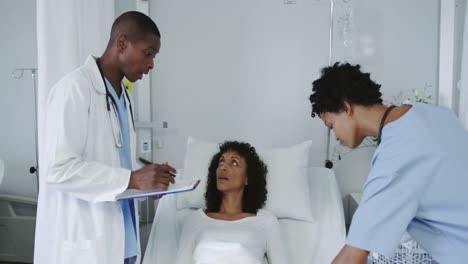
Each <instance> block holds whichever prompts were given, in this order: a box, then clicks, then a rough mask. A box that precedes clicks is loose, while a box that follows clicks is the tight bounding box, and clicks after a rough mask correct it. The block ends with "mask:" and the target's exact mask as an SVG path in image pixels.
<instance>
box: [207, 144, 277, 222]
mask: <svg viewBox="0 0 468 264" xmlns="http://www.w3.org/2000/svg"><path fill="white" fill-rule="evenodd" d="M228 151H234V152H236V153H238V154H239V155H240V156H241V157H243V158H244V159H245V162H246V164H247V168H246V174H247V179H248V184H247V185H246V186H245V188H244V194H243V196H242V210H243V212H246V213H257V211H258V209H261V208H262V207H263V206H264V205H265V202H266V199H267V193H268V191H267V188H266V176H267V173H268V169H267V166H266V165H265V163H264V162H263V161H262V160H261V159H260V157H259V156H258V154H257V152H256V150H255V148H254V147H252V146H251V145H250V144H249V143H245V142H238V141H225V142H224V143H222V144H220V146H219V152H218V153H216V154H215V155H214V156H213V158H212V159H211V163H210V167H209V169H208V181H207V185H206V193H205V203H206V211H207V212H212V213H213V212H219V209H220V206H221V201H222V198H223V193H222V192H220V191H219V190H218V188H217V185H216V181H217V177H216V169H217V168H218V164H219V159H220V158H221V155H222V154H224V153H226V152H228Z"/></svg>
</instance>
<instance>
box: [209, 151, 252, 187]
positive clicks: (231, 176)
mask: <svg viewBox="0 0 468 264" xmlns="http://www.w3.org/2000/svg"><path fill="white" fill-rule="evenodd" d="M246 171H247V163H246V161H245V159H244V158H243V157H242V156H240V155H239V154H238V153H237V152H235V151H227V152H224V153H223V154H222V155H221V157H220V159H219V162H218V168H217V169H216V186H217V187H218V190H219V191H220V192H237V191H243V190H244V186H245V185H246V184H247V172H246Z"/></svg>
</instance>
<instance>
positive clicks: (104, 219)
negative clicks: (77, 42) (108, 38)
mask: <svg viewBox="0 0 468 264" xmlns="http://www.w3.org/2000/svg"><path fill="white" fill-rule="evenodd" d="M122 96H124V97H125V95H124V94H122ZM125 98H126V97H125ZM127 105H128V102H127ZM128 112H129V113H128V120H129V132H130V144H131V150H132V153H131V157H132V166H133V168H137V166H138V164H137V163H136V160H135V132H134V128H133V125H132V122H131V120H132V118H131V116H130V111H128ZM110 116H111V117H112V118H114V120H113V121H112V123H111V122H110V118H109V114H108V111H107V106H106V90H105V86H104V83H103V80H102V77H101V75H100V73H99V69H98V67H97V64H96V61H95V59H94V58H93V57H89V58H88V59H87V60H86V62H85V64H84V65H83V66H82V67H80V68H78V69H77V70H75V71H73V72H71V73H70V74H68V75H67V76H65V77H64V78H63V79H62V80H60V81H59V82H58V83H57V84H56V85H55V86H54V87H53V88H52V89H51V91H50V94H49V98H48V102H47V116H46V122H47V125H46V136H45V137H46V142H45V145H44V146H45V148H44V149H45V150H46V151H45V153H42V155H45V157H46V158H45V160H47V161H46V162H45V164H43V165H42V166H44V169H43V170H42V171H41V172H42V174H41V175H40V192H39V198H38V199H39V200H38V208H37V222H36V240H35V254H34V263H35V264H73V263H80V264H84V263H86V264H106V263H109V264H119V263H123V260H124V224H123V215H122V209H121V206H120V204H119V202H116V201H115V197H116V195H118V194H120V193H122V192H123V191H124V190H125V189H126V188H127V186H128V183H129V179H130V173H131V172H130V170H127V169H123V168H121V167H120V157H119V152H118V148H117V147H116V145H115V141H114V137H113V134H112V128H111V124H113V125H114V132H116V133H118V131H119V128H118V122H117V117H116V116H115V114H114V112H113V110H112V106H111V115H110ZM135 215H136V219H138V210H137V206H136V204H135ZM137 239H138V243H139V240H140V238H139V231H138V224H137ZM138 248H140V247H139V245H138ZM139 262H140V253H138V259H137V263H139Z"/></svg>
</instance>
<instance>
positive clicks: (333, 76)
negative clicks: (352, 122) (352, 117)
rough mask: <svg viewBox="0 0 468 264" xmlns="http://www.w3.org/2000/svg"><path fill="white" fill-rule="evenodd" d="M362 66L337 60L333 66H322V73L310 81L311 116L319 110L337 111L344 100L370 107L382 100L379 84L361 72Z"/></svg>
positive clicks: (318, 113)
mask: <svg viewBox="0 0 468 264" xmlns="http://www.w3.org/2000/svg"><path fill="white" fill-rule="evenodd" d="M360 68H361V66H360V65H359V64H358V65H354V66H353V65H351V64H349V63H345V64H340V63H339V62H336V63H335V64H334V65H333V66H329V67H325V68H323V69H322V75H321V77H320V78H319V79H317V80H315V81H314V82H313V83H312V92H313V93H312V94H311V95H310V97H309V100H310V102H311V104H312V114H311V116H312V117H315V116H316V115H318V116H319V115H320V114H321V113H325V112H331V113H339V112H341V111H342V110H343V108H344V102H345V101H346V102H348V103H349V104H357V105H364V106H370V105H374V104H381V103H382V98H381V97H382V93H381V92H380V84H377V83H375V82H374V81H372V80H371V79H370V74H369V73H363V72H362V71H361V70H360Z"/></svg>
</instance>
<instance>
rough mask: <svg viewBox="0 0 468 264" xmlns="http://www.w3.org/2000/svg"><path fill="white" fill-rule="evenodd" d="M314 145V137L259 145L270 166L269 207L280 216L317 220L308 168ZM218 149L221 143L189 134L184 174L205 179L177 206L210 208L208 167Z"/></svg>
mask: <svg viewBox="0 0 468 264" xmlns="http://www.w3.org/2000/svg"><path fill="white" fill-rule="evenodd" d="M311 147H312V141H305V142H302V143H300V144H297V145H293V146H290V147H285V148H273V149H257V153H258V155H259V156H260V158H261V159H262V160H263V162H265V164H266V165H267V167H268V175H267V190H268V198H267V201H266V206H265V209H268V210H270V211H272V212H273V213H274V214H275V215H276V217H278V218H290V219H296V220H303V221H309V222H314V217H313V213H312V205H311V203H310V195H309V184H308V179H307V169H306V168H307V167H308V166H309V161H310V153H311ZM218 151H219V144H218V143H211V142H207V141H202V140H198V139H195V138H192V137H189V138H188V142H187V150H186V154H185V160H184V168H183V175H181V178H183V179H200V180H201V181H200V184H199V185H198V188H197V189H195V190H194V191H192V192H188V193H181V194H178V195H177V209H179V210H180V209H183V208H206V206H205V200H204V194H205V191H206V180H207V176H208V167H209V164H210V162H211V158H212V157H213V156H214V154H216V153H218Z"/></svg>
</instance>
